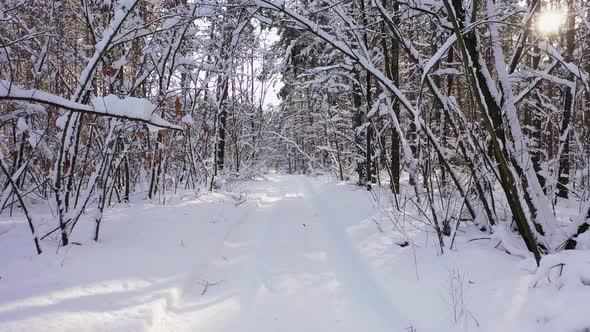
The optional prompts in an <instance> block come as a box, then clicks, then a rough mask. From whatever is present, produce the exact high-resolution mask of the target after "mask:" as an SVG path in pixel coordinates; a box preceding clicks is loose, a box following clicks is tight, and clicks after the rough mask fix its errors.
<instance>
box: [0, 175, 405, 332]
mask: <svg viewBox="0 0 590 332" xmlns="http://www.w3.org/2000/svg"><path fill="white" fill-rule="evenodd" d="M243 189H244V190H245V193H246V196H245V197H246V199H245V200H244V199H243V198H242V199H237V198H235V197H234V199H232V198H230V197H231V195H229V194H221V193H213V194H209V193H205V194H202V195H201V196H198V197H188V198H185V199H177V201H178V202H172V203H169V204H170V205H169V206H161V205H160V204H157V203H155V202H154V203H145V202H140V203H137V204H133V206H132V207H127V206H125V207H118V208H114V209H112V211H111V212H109V214H108V215H107V216H106V217H105V222H104V226H103V229H104V233H103V237H102V239H101V241H100V243H98V244H97V243H94V242H92V241H90V235H91V234H92V222H91V220H88V222H85V223H84V225H81V226H80V228H79V229H77V232H76V233H75V234H73V240H74V241H76V242H79V243H82V244H83V245H81V246H73V247H68V249H67V250H61V251H60V252H59V253H58V255H43V256H40V257H31V258H32V261H30V260H29V261H24V260H22V259H16V258H15V259H13V260H10V259H9V265H10V264H13V266H12V267H9V269H8V270H7V271H15V274H14V275H3V280H2V282H1V283H0V294H5V295H4V296H1V297H0V323H2V324H0V331H11V332H14V331H28V330H30V328H31V326H46V327H47V328H48V330H58V329H59V330H62V331H79V330H80V327H84V328H83V330H85V331H105V330H108V331H150V332H160V331H175V332H178V331H208V332H215V331H219V332H224V331H228V332H229V331H241V332H249V331H252V332H254V331H256V332H265V331H268V332H270V331H273V332H274V331H293V332H295V331H297V332H299V331H351V332H352V331H371V332H381V331H403V330H404V329H405V328H406V327H407V326H408V325H407V323H406V322H404V321H403V320H402V319H401V318H400V314H399V313H398V310H397V309H396V307H395V306H394V305H393V304H392V303H391V302H390V299H389V298H388V296H387V293H386V291H384V290H383V289H381V287H380V286H379V284H378V282H377V281H376V280H375V278H374V276H373V275H372V273H371V272H370V271H369V266H368V264H367V263H366V262H365V261H364V258H363V257H362V255H361V254H360V252H359V251H358V247H357V246H355V244H354V243H352V242H351V241H350V238H349V236H348V234H347V227H349V226H351V225H358V223H359V222H360V221H361V220H364V219H366V218H367V217H368V216H370V215H371V213H372V207H371V203H370V201H369V197H368V195H367V192H366V191H364V190H363V189H359V188H358V187H354V186H347V185H344V184H339V183H336V182H334V181H333V180H332V181H328V180H326V179H325V178H310V177H306V176H288V175H276V174H270V175H268V176H267V177H266V178H265V179H259V180H258V181H252V182H249V183H247V184H246V185H245V187H244V188H243ZM115 223H116V225H114V224H115ZM16 229H17V230H19V229H20V227H17V228H16ZM25 230H26V229H25ZM23 236H26V232H24V231H23ZM21 241H22V242H23V243H24V242H25V241H24V240H21ZM7 245H9V244H7ZM21 246H22V245H21ZM97 266H102V267H104V268H101V269H97V268H96V267H97ZM18 271H21V273H18ZM31 271H35V273H31V274H30V272H31ZM42 276H43V277H42Z"/></svg>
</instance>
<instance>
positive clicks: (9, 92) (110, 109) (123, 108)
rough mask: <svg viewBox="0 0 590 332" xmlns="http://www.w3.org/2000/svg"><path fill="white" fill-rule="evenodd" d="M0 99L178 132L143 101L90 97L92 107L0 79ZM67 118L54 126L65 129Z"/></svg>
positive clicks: (149, 103) (152, 106)
mask: <svg viewBox="0 0 590 332" xmlns="http://www.w3.org/2000/svg"><path fill="white" fill-rule="evenodd" d="M0 99H13V100H32V101H35V102H40V103H43V104H48V105H54V106H58V107H61V108H64V109H67V110H72V111H76V112H88V113H95V114H99V115H110V116H115V117H123V118H127V119H130V120H139V121H143V122H148V123H150V124H152V125H155V126H158V127H166V128H172V129H177V130H180V129H181V128H180V127H179V126H177V125H173V124H171V123H169V122H168V121H166V120H164V119H162V118H161V117H160V116H159V115H158V114H156V113H155V112H154V111H155V110H156V108H157V107H156V105H154V104H152V103H151V102H150V101H149V100H147V99H143V98H134V97H117V96H115V95H108V96H105V97H94V98H92V104H93V105H92V106H91V105H85V104H81V103H77V102H74V101H71V100H68V99H66V98H63V97H60V96H57V95H54V94H51V93H48V92H45V91H42V90H37V89H32V90H29V89H24V88H22V87H20V86H18V85H15V84H11V83H10V82H8V81H4V80H0ZM67 117H68V115H67V114H66V115H63V116H61V117H59V118H58V120H57V126H58V127H59V128H62V129H64V128H65V125H66V121H67Z"/></svg>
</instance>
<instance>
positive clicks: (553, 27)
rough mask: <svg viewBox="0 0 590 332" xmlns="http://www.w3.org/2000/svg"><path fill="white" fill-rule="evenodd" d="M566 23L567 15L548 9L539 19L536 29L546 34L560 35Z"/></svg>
mask: <svg viewBox="0 0 590 332" xmlns="http://www.w3.org/2000/svg"><path fill="white" fill-rule="evenodd" d="M564 22H565V13H564V12H563V11H560V10H557V9H547V10H545V11H543V12H541V13H540V14H539V16H538V17H537V22H536V28H537V30H538V31H539V32H540V33H542V34H544V35H550V34H555V33H558V32H559V31H560V29H561V26H562V25H563V23H564Z"/></svg>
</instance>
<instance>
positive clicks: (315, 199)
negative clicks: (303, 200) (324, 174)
mask: <svg viewBox="0 0 590 332" xmlns="http://www.w3.org/2000/svg"><path fill="white" fill-rule="evenodd" d="M303 183H304V186H305V190H306V191H307V192H308V193H309V196H311V197H310V198H311V199H310V200H309V201H310V203H311V204H313V206H314V209H315V210H316V211H317V213H318V220H319V221H320V225H322V226H323V227H324V228H325V230H326V232H325V233H326V234H328V235H329V236H328V238H327V239H326V242H327V243H326V244H327V245H326V248H327V249H328V255H329V257H330V258H332V259H333V262H334V265H335V266H336V268H337V270H338V271H339V275H340V276H341V277H342V281H344V282H345V285H346V287H345V288H346V291H347V293H348V294H349V295H350V296H351V297H352V298H354V299H356V300H357V301H356V303H357V304H359V305H362V306H363V307H365V308H368V309H369V311H371V312H373V313H375V314H376V316H377V318H378V319H380V323H381V325H382V331H405V330H406V329H407V327H408V326H409V323H408V322H406V320H405V319H403V318H402V316H401V314H400V313H399V310H398V309H397V308H396V306H395V305H394V304H393V303H392V302H391V300H390V299H389V298H388V296H387V292H386V291H385V290H384V289H383V288H382V287H381V286H380V285H379V282H378V281H377V280H376V279H375V277H374V276H373V275H372V274H371V272H370V271H371V268H370V266H369V265H368V264H367V263H366V261H365V260H364V258H363V257H362V256H361V255H360V253H359V252H358V250H357V249H356V248H354V247H353V245H352V243H351V241H350V239H349V237H348V235H347V234H346V230H345V229H344V228H342V227H341V225H339V223H338V221H339V219H340V218H342V217H343V216H344V214H342V210H339V211H336V210H334V209H333V207H334V205H331V204H329V203H328V202H327V201H326V200H325V199H324V196H325V195H329V194H330V192H321V191H317V190H316V189H315V188H314V186H313V184H312V183H311V182H310V180H309V179H308V178H303ZM339 207H342V206H341V205H339Z"/></svg>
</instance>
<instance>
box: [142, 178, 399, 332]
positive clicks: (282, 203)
mask: <svg viewBox="0 0 590 332" xmlns="http://www.w3.org/2000/svg"><path fill="white" fill-rule="evenodd" d="M269 184H270V185H269ZM335 187H336V186H335V185H334V184H333V183H332V184H329V183H322V182H318V181H313V180H312V179H310V178H308V177H305V176H284V175H282V176H277V175H274V176H270V177H269V178H268V181H264V182H259V183H258V184H255V185H253V186H251V187H250V188H249V192H250V193H249V195H248V196H249V197H250V199H251V200H252V201H251V202H249V203H246V206H244V207H242V209H243V210H244V214H245V215H246V217H245V218H244V219H243V220H241V221H240V222H239V223H236V224H234V225H232V226H231V227H230V228H228V231H227V233H226V236H225V238H224V245H223V247H222V248H220V252H219V253H218V255H216V256H217V257H216V256H212V259H213V260H215V261H213V262H210V263H208V264H207V272H206V274H208V275H210V276H213V275H215V276H217V278H216V279H214V280H209V282H210V283H219V284H218V285H216V286H214V287H211V289H210V290H208V291H207V292H206V293H205V294H203V297H201V295H200V294H197V292H193V293H192V296H186V295H185V296H181V299H180V300H179V301H178V303H177V304H176V306H175V308H174V309H173V310H168V311H167V312H166V313H164V314H163V315H162V317H161V319H160V320H159V321H158V322H156V323H155V324H154V326H153V327H152V328H151V329H150V331H168V330H169V327H170V326H171V324H173V325H175V328H174V330H175V331H178V330H186V331H194V330H195V329H196V330H207V331H260V332H264V331H269V332H270V331H294V332H295V331H363V330H364V331H374V332H379V331H402V330H403V329H404V326H403V324H402V322H403V320H401V319H400V318H399V314H398V312H397V309H396V308H395V307H394V306H393V305H392V304H391V303H390V302H389V300H388V299H387V298H386V296H385V295H384V294H385V292H384V291H383V290H381V289H380V287H379V286H378V284H377V282H376V281H375V280H374V278H373V277H372V275H371V273H369V271H368V270H367V269H368V266H367V265H366V264H365V262H364V261H363V258H361V256H360V254H359V253H358V252H357V250H356V249H355V248H353V246H352V244H351V243H350V242H349V240H348V239H347V235H346V230H345V228H346V226H347V225H349V224H351V223H354V222H358V219H357V220H354V219H355V218H358V217H360V216H359V214H358V212H356V210H358V206H357V204H350V203H353V202H351V201H350V200H343V201H339V200H338V198H342V196H341V195H340V196H339V195H335V193H336V191H337V189H336V190H335ZM338 189H340V190H342V189H343V188H342V187H341V188H338ZM348 189H350V188H348ZM356 196H358V195H356ZM346 203H349V204H346ZM361 204H368V201H366V200H365V201H362V202H361ZM219 256H221V257H223V261H218V257H219ZM230 257H231V258H230ZM226 259H227V260H226ZM234 261H237V262H234ZM202 272H203V271H200V273H202ZM221 280H223V281H221ZM219 293H221V294H225V295H220V296H219V295H218V294H219ZM195 295H196V297H195ZM203 298H211V299H212V301H213V303H214V304H212V305H211V306H209V307H206V310H208V311H213V312H214V315H213V317H212V318H214V319H209V320H208V321H203V320H200V319H197V320H195V319H194V317H198V316H199V315H198V314H199V311H202V310H203V308H202V307H201V306H197V307H196V310H194V309H191V307H194V306H193V305H194V301H197V302H199V301H201V300H202V299H203ZM214 299H215V300H214ZM220 299H222V300H221V301H219V300H220ZM202 324H205V326H203V325H202ZM203 328H204V329H203Z"/></svg>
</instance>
